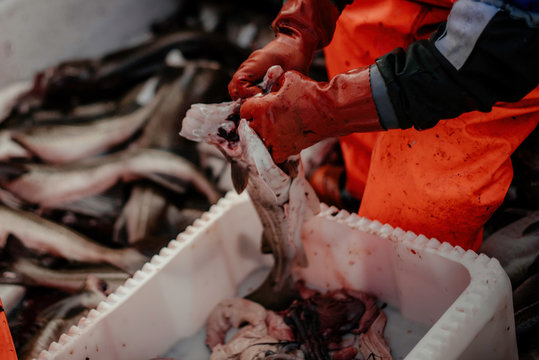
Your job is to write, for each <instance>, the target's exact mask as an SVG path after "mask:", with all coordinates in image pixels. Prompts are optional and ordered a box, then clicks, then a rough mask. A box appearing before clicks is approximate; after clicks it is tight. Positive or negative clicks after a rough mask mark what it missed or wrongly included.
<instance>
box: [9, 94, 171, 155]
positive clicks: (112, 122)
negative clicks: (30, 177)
mask: <svg viewBox="0 0 539 360" xmlns="http://www.w3.org/2000/svg"><path fill="white" fill-rule="evenodd" d="M162 98H163V95H162V94H160V95H156V97H155V98H154V99H153V100H152V101H151V102H150V103H149V104H148V105H146V106H144V107H142V108H140V109H137V110H135V111H133V112H132V113H130V114H127V115H124V116H116V117H112V118H105V119H98V120H94V121H90V122H84V123H78V124H55V125H38V126H34V127H31V128H29V129H26V130H23V131H20V132H16V133H14V134H13V135H12V136H13V139H14V140H15V141H17V142H18V143H19V144H21V145H22V146H24V147H25V148H26V149H28V150H29V151H31V152H32V153H33V154H34V155H36V156H37V157H39V158H40V159H41V160H43V161H45V162H48V163H51V164H64V163H69V162H73V161H77V160H81V159H84V158H87V157H89V156H92V155H96V154H100V153H103V152H104V151H106V150H107V149H110V148H111V147H113V146H115V145H118V144H121V143H123V142H124V141H126V140H127V139H129V138H130V137H131V136H132V135H133V134H134V133H135V132H136V131H137V130H138V129H140V128H141V127H142V125H143V124H144V123H146V121H147V120H148V119H149V118H150V116H151V114H152V113H153V112H154V110H155V109H156V107H157V105H158V104H159V103H160V100H161V99H162Z"/></svg>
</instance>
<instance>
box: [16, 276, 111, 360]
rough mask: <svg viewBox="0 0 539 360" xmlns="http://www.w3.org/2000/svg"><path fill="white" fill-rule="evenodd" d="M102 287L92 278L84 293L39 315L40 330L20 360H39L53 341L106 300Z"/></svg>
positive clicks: (23, 351)
mask: <svg viewBox="0 0 539 360" xmlns="http://www.w3.org/2000/svg"><path fill="white" fill-rule="evenodd" d="M101 286H102V284H101V282H100V281H99V279H97V278H94V277H90V278H89V279H88V280H87V281H86V288H85V289H84V291H82V292H80V293H78V294H75V295H72V296H69V297H67V298H64V299H62V300H60V301H58V302H57V303H54V304H53V305H51V306H49V307H48V308H46V309H45V310H43V311H42V312H41V313H39V314H38V316H37V318H36V322H35V325H36V326H37V327H39V330H38V332H37V334H36V335H35V336H34V337H33V338H32V339H31V340H30V341H28V342H27V343H26V344H25V345H24V346H23V348H22V349H21V351H20V356H19V359H21V360H30V359H35V358H37V357H38V356H39V354H40V352H41V351H43V350H47V349H48V347H49V345H50V344H51V343H52V342H53V341H57V340H58V338H59V337H60V336H61V335H62V334H64V333H65V332H67V331H68V330H69V329H70V328H71V327H72V326H73V325H77V324H78V322H79V320H80V318H81V317H83V316H85V315H86V314H88V312H89V311H90V310H91V309H93V308H96V307H97V305H99V303H100V302H101V301H103V300H105V298H106V296H105V294H104V292H103V289H102V287H101Z"/></svg>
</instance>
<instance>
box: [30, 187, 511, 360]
mask: <svg viewBox="0 0 539 360" xmlns="http://www.w3.org/2000/svg"><path fill="white" fill-rule="evenodd" d="M261 232H262V227H261V225H260V222H259V221H258V218H257V215H256V212H255V211H254V209H253V207H252V204H251V202H250V201H249V199H248V197H247V195H245V194H244V195H241V196H238V195H235V194H232V193H230V194H228V195H227V196H226V197H225V198H223V199H221V200H220V201H219V203H218V204H217V205H215V206H213V207H212V208H211V210H210V211H209V212H208V213H205V214H204V215H203V216H202V217H201V218H200V219H199V220H197V221H196V222H195V223H194V224H193V226H191V227H188V228H187V229H186V230H185V232H183V233H182V234H180V235H179V236H178V238H177V239H176V240H173V241H171V242H170V244H169V246H168V247H166V248H163V249H162V250H161V252H160V253H159V255H156V256H154V257H153V258H152V260H151V261H150V262H149V263H147V264H146V265H145V266H144V267H143V268H142V269H141V270H140V271H138V272H137V273H136V274H135V275H134V277H133V279H130V280H128V281H127V282H126V284H125V285H124V286H122V287H120V288H119V289H118V290H117V291H116V292H115V293H114V294H111V295H110V296H109V297H108V299H107V300H106V301H104V302H102V303H101V304H100V305H99V307H98V308H97V310H93V311H91V312H90V314H89V315H88V317H87V318H83V319H81V321H80V322H79V326H78V327H72V328H71V329H70V331H69V332H68V334H65V335H62V336H61V337H60V339H59V341H58V342H57V343H56V342H55V343H52V344H51V345H50V348H49V349H48V351H43V352H42V353H41V354H40V356H39V360H45V359H49V360H50V359H89V360H94V359H100V360H101V359H115V360H121V359H129V360H133V359H143V360H145V359H150V358H152V357H155V356H160V355H163V354H166V353H167V352H168V350H169V349H170V348H171V347H172V346H173V345H174V344H175V343H177V342H178V341H179V340H180V339H185V338H188V337H190V336H192V335H193V334H195V333H197V332H198V331H199V330H200V329H201V328H202V327H203V326H204V323H205V320H206V317H207V315H208V313H209V312H210V311H211V309H212V308H213V307H214V306H215V305H216V304H217V303H218V302H219V301H220V300H222V299H224V298H227V297H232V296H234V295H235V294H236V292H237V289H238V286H239V285H240V284H241V283H242V281H243V280H244V279H245V278H246V277H247V276H248V275H249V274H250V273H252V272H253V271H254V270H256V269H257V268H260V267H261V266H267V265H268V264H270V263H271V257H268V256H267V255H266V256H263V255H261V254H260V251H259V245H258V244H259V240H260V236H261ZM303 235H304V244H305V247H306V251H307V255H308V259H309V267H308V268H306V269H304V270H302V271H301V275H302V276H303V277H304V278H305V280H306V281H307V282H308V284H310V285H311V286H314V287H317V288H320V289H337V288H341V287H346V288H352V289H357V290H362V291H367V292H370V293H372V294H374V295H376V296H377V297H378V298H379V299H380V300H381V301H383V302H386V303H388V304H389V307H388V309H387V310H386V311H387V312H388V323H387V326H386V336H387V337H388V338H389V339H388V340H389V345H390V347H391V348H392V354H393V356H394V358H395V359H401V358H404V359H425V360H427V359H428V360H436V359H490V360H494V359H504V360H506V359H517V347H516V337H515V328H514V318H513V306H512V298H511V286H510V283H509V279H508V278H507V275H506V274H505V273H504V271H503V269H502V268H501V266H500V265H499V263H498V261H497V260H496V259H490V258H488V257H487V256H485V255H477V254H476V253H475V252H473V251H464V250H462V249H461V248H459V247H457V248H454V247H452V246H451V245H449V244H447V243H444V244H440V242H439V241H437V240H435V239H430V240H429V239H427V238H426V237H424V236H421V235H420V236H417V235H415V234H413V233H411V232H405V231H403V230H401V229H398V228H397V229H394V228H392V227H391V226H389V225H382V224H380V223H379V222H376V221H369V220H367V219H365V218H360V217H358V216H357V215H355V214H352V215H350V214H348V213H347V212H345V211H340V212H339V211H338V210H337V209H335V208H327V207H325V206H323V207H322V211H321V213H320V214H319V215H318V216H316V217H314V218H313V219H311V220H310V221H309V222H308V223H306V224H305V227H304V229H303ZM410 329H414V330H413V331H412V330H410ZM414 332H415V333H414ZM418 332H419V334H418ZM418 335H419V336H418ZM201 346H203V345H202V344H201Z"/></svg>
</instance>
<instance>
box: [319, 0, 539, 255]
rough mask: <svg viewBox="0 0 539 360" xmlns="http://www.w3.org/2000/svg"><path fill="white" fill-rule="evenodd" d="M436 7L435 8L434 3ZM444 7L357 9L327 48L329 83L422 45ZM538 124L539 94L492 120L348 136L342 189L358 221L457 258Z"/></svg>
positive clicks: (473, 115)
mask: <svg viewBox="0 0 539 360" xmlns="http://www.w3.org/2000/svg"><path fill="white" fill-rule="evenodd" d="M437 3H438V4H440V3H443V1H437ZM450 7H451V1H446V6H445V7H443V6H429V5H425V4H424V3H423V4H420V3H417V2H412V1H405V0H371V1H356V2H354V3H353V4H352V5H349V6H348V7H346V8H345V10H344V11H343V13H342V14H341V17H340V18H339V21H338V23H337V28H336V31H335V35H334V37H333V40H332V42H331V44H330V45H329V46H328V47H327V48H326V49H325V55H326V62H327V68H328V73H329V76H330V77H333V76H334V75H336V74H338V73H342V72H345V71H348V70H351V69H354V68H357V67H361V66H365V65H370V64H373V63H374V60H375V59H376V58H377V57H379V56H381V55H383V54H385V53H387V52H389V51H391V50H393V49H394V48H396V47H399V46H400V47H403V48H406V47H407V46H408V45H409V44H410V43H411V42H413V41H416V40H418V39H422V38H425V37H427V36H428V35H429V34H430V33H431V32H432V31H434V30H435V29H436V26H437V24H439V23H440V22H441V21H444V20H445V19H446V18H447V16H448V14H449V10H450ZM538 122H539V88H536V89H535V90H534V91H532V92H531V93H530V94H528V95H527V96H526V97H525V98H524V99H523V100H521V101H519V102H517V103H511V104H509V103H498V104H496V106H494V108H493V109H492V111H491V112H490V113H480V112H476V111H474V112H470V113H466V114H463V115H461V116H459V117H457V118H455V119H451V120H443V121H441V122H440V123H438V125H436V126H435V127H434V128H432V129H429V130H424V131H417V130H415V129H407V130H390V131H387V132H380V133H366V134H359V133H358V134H352V135H348V136H345V137H342V138H341V140H340V143H341V148H342V152H343V156H344V161H345V166H346V174H347V184H346V187H347V190H348V191H349V192H350V193H351V194H352V195H353V196H354V197H356V198H358V199H361V206H360V209H359V215H361V216H365V217H367V218H370V219H375V220H378V221H380V222H382V223H388V224H390V225H392V226H394V227H400V228H402V229H404V230H411V231H414V232H415V233H417V234H424V235H425V236H427V237H435V238H437V239H438V240H440V241H447V242H449V243H451V244H452V245H455V246H456V245H458V246H461V247H462V248H464V249H473V250H477V248H478V247H479V246H480V245H481V240H482V229H483V225H484V223H485V222H486V221H487V220H488V219H489V218H490V216H491V215H492V213H493V212H494V211H495V210H496V209H497V208H498V207H499V206H500V205H501V203H502V202H503V199H504V197H505V194H506V193H507V190H508V188H509V185H510V183H511V180H512V177H513V169H512V165H511V159H510V156H511V154H512V153H513V151H514V150H515V149H516V148H517V147H518V145H519V144H520V143H521V142H522V141H523V140H524V139H525V138H526V137H527V136H528V135H529V134H530V133H531V132H532V131H533V130H534V129H535V127H536V126H537V123H538Z"/></svg>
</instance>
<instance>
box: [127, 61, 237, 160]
mask: <svg viewBox="0 0 539 360" xmlns="http://www.w3.org/2000/svg"><path fill="white" fill-rule="evenodd" d="M182 68H183V71H182V74H181V75H180V76H178V77H177V78H176V79H175V80H174V81H173V82H172V83H170V84H166V85H163V86H165V87H167V89H168V92H167V94H166V99H165V100H164V101H162V102H161V104H160V106H158V107H157V109H156V112H155V115H154V116H152V118H151V119H150V120H149V122H148V124H147V125H146V126H145V127H144V131H143V133H142V134H141V136H140V138H139V140H137V146H141V147H149V148H159V149H168V150H172V151H174V152H185V151H184V150H185V148H186V145H185V142H186V141H185V140H184V139H183V138H181V137H179V136H178V130H179V129H180V128H181V124H180V125H179V124H178V118H179V117H180V116H181V115H183V114H185V112H186V111H187V110H188V108H189V106H190V105H191V104H192V103H195V102H201V101H205V100H207V99H210V98H213V99H215V98H217V99H225V98H226V96H228V93H226V94H225V93H224V92H223V91H219V89H226V84H228V81H229V80H230V78H229V76H228V75H227V74H225V72H224V70H223V69H221V68H218V67H217V68H211V67H206V66H205V64H204V63H203V62H202V61H185V63H184V65H183V66H182Z"/></svg>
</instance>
